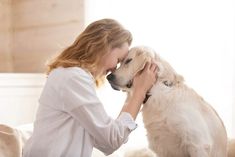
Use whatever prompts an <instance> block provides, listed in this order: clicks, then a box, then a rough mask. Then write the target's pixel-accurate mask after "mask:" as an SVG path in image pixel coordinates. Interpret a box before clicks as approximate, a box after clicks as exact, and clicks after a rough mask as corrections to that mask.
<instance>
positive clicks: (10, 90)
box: [0, 73, 46, 126]
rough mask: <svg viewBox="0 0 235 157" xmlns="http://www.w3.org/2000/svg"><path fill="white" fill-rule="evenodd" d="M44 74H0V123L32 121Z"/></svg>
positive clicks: (10, 123) (16, 123)
mask: <svg viewBox="0 0 235 157" xmlns="http://www.w3.org/2000/svg"><path fill="white" fill-rule="evenodd" d="M45 81H46V76H45V75H44V74H23V73H22V74H10V73H1V74H0V108H1V110H0V124H7V125H10V126H19V125H22V124H27V123H32V122H33V121H34V118H35V115H36V110H37V106H38V99H39V96H40V93H41V90H42V87H43V85H44V83H45Z"/></svg>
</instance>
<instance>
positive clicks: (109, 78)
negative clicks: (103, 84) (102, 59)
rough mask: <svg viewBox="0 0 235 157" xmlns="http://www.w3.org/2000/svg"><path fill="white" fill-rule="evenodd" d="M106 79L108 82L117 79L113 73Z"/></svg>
mask: <svg viewBox="0 0 235 157" xmlns="http://www.w3.org/2000/svg"><path fill="white" fill-rule="evenodd" d="M106 79H107V80H108V81H113V80H114V79H115V75H114V74H113V73H111V74H109V75H108V76H107V77H106Z"/></svg>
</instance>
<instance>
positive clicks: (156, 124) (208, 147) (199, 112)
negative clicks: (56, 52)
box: [109, 47, 227, 157]
mask: <svg viewBox="0 0 235 157" xmlns="http://www.w3.org/2000/svg"><path fill="white" fill-rule="evenodd" d="M147 61H154V62H156V64H157V66H158V68H159V70H158V79H157V82H156V83H155V85H154V86H153V87H152V88H151V90H150V91H149V95H151V96H150V97H149V99H148V100H147V102H146V103H145V104H144V106H143V108H142V115H143V122H144V124H145V128H146V130H147V137H148V141H149V147H150V148H151V149H152V150H153V151H154V152H155V153H157V154H158V156H159V157H226V156H227V134H226V130H225V127H224V124H223V122H222V121H221V119H220V117H219V115H218V114H217V113H216V111H215V110H214V109H213V108H212V107H211V106H210V105H209V104H208V103H207V102H206V101H205V100H204V99H203V98H202V97H201V96H199V95H198V94H197V93H196V92H195V91H194V90H193V89H192V88H189V87H188V86H187V85H186V84H185V83H184V79H183V77H182V76H180V75H179V74H177V73H176V72H175V70H174V69H173V68H172V67H171V66H170V64H169V63H167V62H166V61H165V60H163V59H162V58H161V57H160V56H159V55H157V54H156V53H155V52H154V51H153V50H151V49H149V48H146V47H134V48H132V49H131V50H130V52H129V54H128V56H127V57H126V59H125V60H124V61H123V63H122V64H121V65H120V67H119V68H118V69H116V70H115V71H114V72H113V75H114V76H115V77H114V78H115V79H114V80H112V81H110V80H109V82H110V83H111V85H112V87H114V88H115V89H117V88H118V89H121V90H124V91H126V92H128V94H131V88H128V86H127V84H130V82H131V81H132V79H133V77H134V75H135V74H136V73H137V72H139V71H140V70H142V69H143V67H144V65H145V63H146V62H147Z"/></svg>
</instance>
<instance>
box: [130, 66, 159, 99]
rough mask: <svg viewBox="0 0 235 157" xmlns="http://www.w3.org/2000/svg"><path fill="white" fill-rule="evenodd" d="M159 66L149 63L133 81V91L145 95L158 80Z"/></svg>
mask: <svg viewBox="0 0 235 157" xmlns="http://www.w3.org/2000/svg"><path fill="white" fill-rule="evenodd" d="M157 69H158V67H157V65H156V64H155V63H149V62H147V63H146V64H145V67H144V69H143V70H142V71H141V72H139V73H138V74H137V75H136V76H135V78H134V80H133V90H134V91H137V92H143V94H144V95H145V94H146V93H147V92H148V90H149V89H150V88H151V87H152V86H153V85H154V83H155V82H156V80H157Z"/></svg>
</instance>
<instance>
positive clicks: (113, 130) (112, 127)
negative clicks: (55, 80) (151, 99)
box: [62, 74, 136, 155]
mask: <svg viewBox="0 0 235 157" xmlns="http://www.w3.org/2000/svg"><path fill="white" fill-rule="evenodd" d="M62 91H63V92H62V97H63V101H64V109H65V110H66V111H67V112H68V113H69V114H71V116H72V117H73V118H74V119H76V120H77V121H78V122H79V123H80V124H81V126H82V127H84V128H85V131H87V132H88V133H89V134H90V136H91V137H92V139H93V145H94V147H96V148H97V149H99V150H101V151H102V152H104V153H105V154H106V155H108V154H111V153H113V151H115V150H116V149H118V148H119V147H120V146H121V145H122V144H123V143H125V142H126V141H127V139H128V135H129V134H130V132H131V131H132V130H134V129H135V128H136V123H135V122H134V120H133V118H132V117H131V115H130V114H129V113H121V114H120V116H119V117H118V118H117V119H116V120H114V119H112V118H111V117H109V116H108V115H107V113H106V112H105V110H104V108H103V105H102V103H101V102H100V100H99V99H98V97H97V95H96V91H95V85H94V82H93V80H92V78H91V77H90V76H89V75H88V74H79V75H75V76H72V77H71V78H69V79H68V80H67V81H66V85H65V86H64V88H63V89H62Z"/></svg>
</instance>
